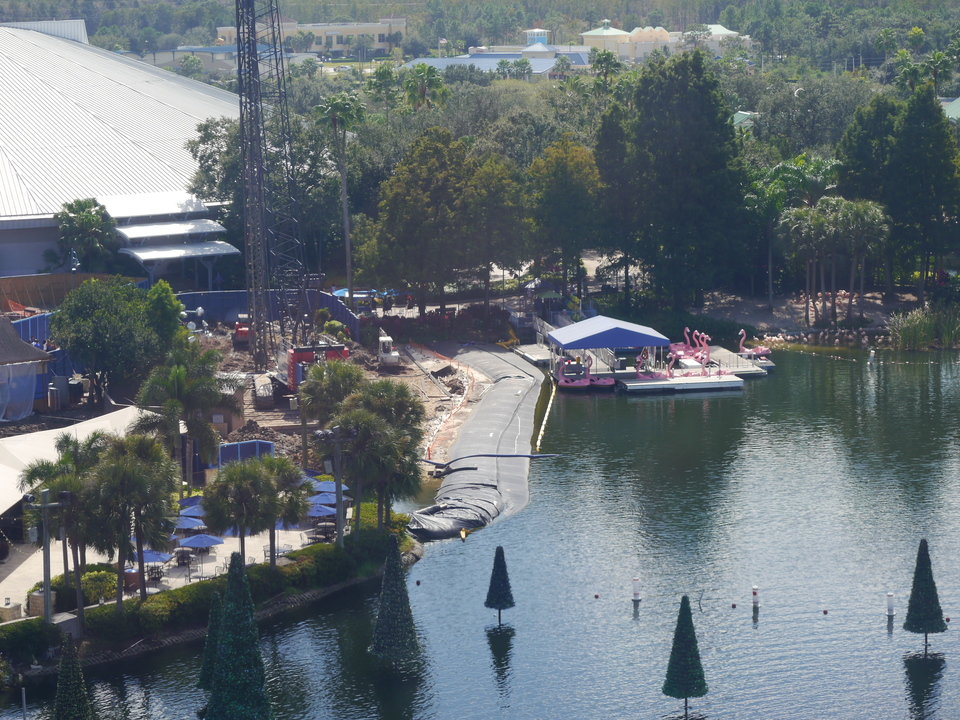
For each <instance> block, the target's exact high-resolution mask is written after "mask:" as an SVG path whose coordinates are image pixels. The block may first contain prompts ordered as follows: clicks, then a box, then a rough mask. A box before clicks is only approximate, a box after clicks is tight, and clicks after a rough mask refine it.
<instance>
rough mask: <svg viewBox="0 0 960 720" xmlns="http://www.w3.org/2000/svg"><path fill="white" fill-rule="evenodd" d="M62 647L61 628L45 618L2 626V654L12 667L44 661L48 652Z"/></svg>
mask: <svg viewBox="0 0 960 720" xmlns="http://www.w3.org/2000/svg"><path fill="white" fill-rule="evenodd" d="M59 645H60V628H58V627H57V626H56V625H48V624H47V623H45V622H44V621H43V618H31V619H29V620H20V621H18V622H11V623H4V624H3V625H0V654H2V655H3V657H4V658H5V659H6V660H7V661H9V662H10V664H11V665H14V666H16V665H30V664H31V663H33V662H34V660H37V659H43V658H44V657H45V656H46V655H47V650H49V649H50V648H51V647H57V646H59Z"/></svg>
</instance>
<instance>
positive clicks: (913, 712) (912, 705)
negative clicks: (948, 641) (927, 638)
mask: <svg viewBox="0 0 960 720" xmlns="http://www.w3.org/2000/svg"><path fill="white" fill-rule="evenodd" d="M945 666H946V659H945V658H944V657H943V655H940V654H939V653H928V654H926V655H923V654H908V655H905V656H904V658H903V667H904V671H905V674H906V684H907V703H908V707H909V709H910V718H911V720H934V718H936V708H937V706H938V705H939V703H938V700H939V696H940V688H939V683H940V678H942V677H943V668H944V667H945Z"/></svg>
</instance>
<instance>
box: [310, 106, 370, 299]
mask: <svg viewBox="0 0 960 720" xmlns="http://www.w3.org/2000/svg"><path fill="white" fill-rule="evenodd" d="M313 114H314V116H315V117H316V123H317V126H318V127H321V128H323V129H324V130H325V131H326V132H327V133H328V134H329V136H330V139H331V141H332V145H333V154H334V156H335V157H336V160H337V172H339V174H340V212H341V213H342V215H343V244H344V248H345V250H346V257H347V297H348V298H349V304H350V307H351V308H352V307H353V253H352V251H351V248H350V207H349V205H348V202H347V132H348V131H349V130H350V128H352V127H353V126H355V125H358V124H360V123H361V122H363V117H364V107H363V102H362V101H361V100H360V96H359V95H358V94H357V93H355V92H339V93H337V94H335V95H331V96H330V97H328V98H326V99H325V100H324V101H323V102H322V103H320V104H319V105H317V106H316V107H315V108H314V109H313Z"/></svg>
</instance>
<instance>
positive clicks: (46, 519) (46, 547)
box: [23, 488, 73, 623]
mask: <svg viewBox="0 0 960 720" xmlns="http://www.w3.org/2000/svg"><path fill="white" fill-rule="evenodd" d="M23 499H24V501H25V504H24V507H25V508H31V509H35V510H40V511H41V512H42V517H43V621H44V622H46V623H49V622H50V621H51V619H52V618H53V608H52V607H51V602H50V510H51V509H56V508H59V507H64V506H65V505H69V504H70V502H71V501H72V500H73V493H72V492H70V491H68V490H63V491H61V492H60V494H59V500H60V502H54V503H52V502H50V491H49V490H48V489H47V488H44V489H43V490H41V491H40V503H39V504H36V499H37V498H36V496H35V495H24V496H23Z"/></svg>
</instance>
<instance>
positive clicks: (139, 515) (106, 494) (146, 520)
mask: <svg viewBox="0 0 960 720" xmlns="http://www.w3.org/2000/svg"><path fill="white" fill-rule="evenodd" d="M177 475H178V473H177V468H176V465H175V464H174V463H173V461H172V460H171V459H170V457H169V456H168V455H167V454H166V453H165V452H164V448H163V446H162V445H161V444H160V443H159V442H158V441H157V440H156V439H155V438H152V437H149V436H146V435H138V434H131V435H127V436H126V437H122V438H121V437H112V438H110V439H109V445H108V446H107V448H106V450H105V451H104V452H103V454H102V456H101V457H100V461H99V462H98V463H97V466H96V467H95V468H94V469H93V472H92V479H93V482H92V486H91V497H92V501H93V505H94V508H95V510H94V513H95V517H96V520H97V523H98V527H99V529H100V531H99V532H97V533H95V534H93V535H92V537H91V541H92V544H93V546H94V547H95V548H97V549H98V550H100V551H101V552H104V553H107V554H110V555H112V554H113V553H114V552H116V554H117V569H118V572H117V614H118V615H119V614H121V613H122V612H123V565H124V563H125V562H126V561H127V560H129V559H130V558H131V556H132V553H133V551H134V549H136V551H137V571H138V573H139V578H140V597H141V599H144V600H145V599H146V597H147V584H146V576H145V574H144V563H143V549H144V547H145V546H146V545H150V546H151V547H153V548H155V549H157V550H163V549H164V548H165V547H166V546H167V545H168V544H169V542H170V540H169V538H170V532H171V531H172V530H173V524H172V523H171V521H170V519H169V516H171V515H172V514H173V513H174V508H173V502H172V500H171V494H172V493H173V486H174V484H175V483H176V481H177ZM131 531H132V533H133V542H131V539H130V538H131Z"/></svg>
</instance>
